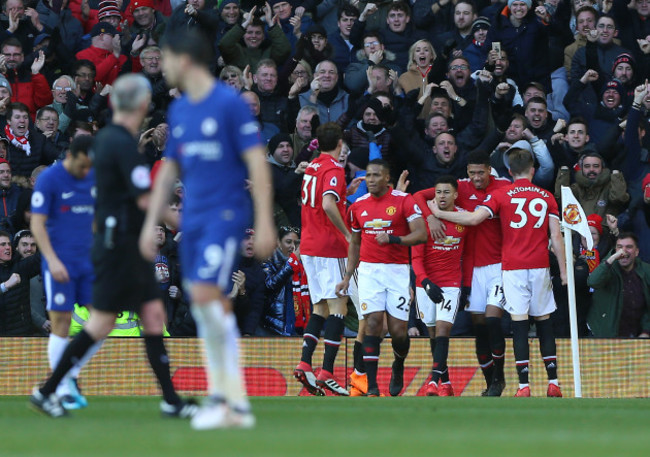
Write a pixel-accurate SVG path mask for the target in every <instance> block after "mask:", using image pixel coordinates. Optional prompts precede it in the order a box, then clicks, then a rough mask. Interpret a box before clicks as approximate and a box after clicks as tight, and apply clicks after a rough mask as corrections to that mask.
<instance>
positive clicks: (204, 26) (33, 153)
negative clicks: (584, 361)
mask: <svg viewBox="0 0 650 457" xmlns="http://www.w3.org/2000/svg"><path fill="white" fill-rule="evenodd" d="M649 19H650V0H546V1H542V0H536V1H534V2H533V0H507V1H503V0H492V1H490V0H415V1H413V0H411V1H405V0H400V1H390V0H377V2H376V3H372V2H364V1H359V0H323V1H316V0H303V1H301V0H290V1H283V0H279V1H278V0H269V1H266V2H265V1H259V0H218V1H217V2H215V1H214V0H188V1H187V2H180V1H179V0H102V1H98V0H5V1H4V2H3V3H2V15H0V53H1V54H0V73H1V75H0V122H2V123H3V124H4V125H3V126H0V197H1V198H2V203H3V204H2V206H0V270H2V271H4V273H2V275H3V277H2V278H0V279H4V280H5V282H4V283H3V284H4V285H5V286H6V289H7V290H8V292H6V293H3V294H2V296H0V335H28V334H34V333H37V332H40V333H43V332H47V331H48V321H47V315H46V314H45V313H44V312H43V305H42V303H43V302H42V294H40V295H39V293H38V287H37V286H38V284H39V282H38V275H34V274H32V273H33V271H32V270H31V267H30V265H31V263H34V261H33V260H29V256H23V255H22V254H20V255H19V254H18V253H16V252H12V251H11V245H12V244H13V243H14V240H16V242H17V240H18V238H17V234H18V233H20V231H21V230H24V229H28V228H29V198H30V196H31V188H32V187H33V184H34V180H35V179H36V176H37V175H38V173H39V172H40V171H42V169H43V167H46V166H49V165H50V164H52V163H53V162H54V161H56V160H58V159H61V158H62V157H63V155H64V153H65V150H66V148H67V146H68V144H69V142H70V141H71V139H72V138H74V137H75V136H77V135H88V134H90V135H92V134H94V133H95V132H96V131H97V130H98V129H99V128H101V127H102V126H103V125H105V124H106V122H107V121H108V119H110V94H111V89H112V88H111V84H112V83H113V81H114V80H115V79H116V78H117V77H118V75H120V74H123V73H128V72H140V73H142V74H143V75H145V76H146V77H147V78H148V80H149V81H150V82H151V86H152V88H153V101H152V106H151V113H150V114H151V115H150V117H149V118H148V122H147V124H146V125H145V126H143V129H142V134H141V138H140V148H141V152H142V153H143V154H145V155H146V157H147V158H148V160H149V163H150V164H151V165H152V167H154V168H155V163H156V162H157V161H158V160H159V159H160V158H161V157H162V153H163V151H164V148H165V143H166V138H167V135H168V129H167V124H166V115H165V113H166V109H167V107H168V105H169V104H170V103H171V102H172V101H173V100H174V99H175V98H176V97H178V96H179V95H180V94H179V91H178V90H177V89H176V88H174V87H168V86H167V84H166V82H165V80H164V78H163V75H162V65H161V59H163V58H164V56H163V54H162V52H161V47H160V46H161V43H162V41H163V40H165V39H174V31H176V30H180V29H185V28H192V29H197V30H199V31H201V32H202V33H204V35H205V36H206V40H208V42H209V43H212V45H213V49H214V55H215V59H214V61H213V65H212V70H213V72H214V74H215V75H217V76H218V77H219V79H220V80H222V82H223V83H224V84H228V85H230V86H232V87H233V90H237V91H238V92H240V93H241V95H242V97H243V98H244V99H245V100H246V102H247V104H248V105H249V107H250V109H251V112H252V114H253V115H254V117H255V118H256V119H257V120H258V121H259V125H260V137H261V138H262V139H263V140H264V141H265V142H266V143H267V145H268V161H269V163H270V166H271V168H272V173H273V183H274V191H275V203H274V205H275V207H274V212H275V217H276V222H277V225H278V227H282V228H281V230H280V231H279V233H280V237H279V240H278V249H277V251H276V252H275V253H274V255H273V256H272V258H270V259H268V260H267V261H265V262H263V263H258V262H257V260H255V259H254V258H253V256H252V250H251V248H250V243H251V242H252V241H251V240H252V237H253V236H254V234H252V233H247V234H246V239H245V241H244V243H243V245H242V247H241V249H242V260H241V263H240V265H239V267H238V268H237V271H236V272H235V274H234V275H233V284H234V287H233V291H232V294H231V296H232V297H233V299H234V303H235V309H236V311H237V320H238V323H239V325H240V330H241V332H242V334H244V335H295V334H299V333H300V332H301V329H303V328H304V325H305V323H306V322H307V320H308V317H309V312H310V309H309V295H308V288H307V285H306V281H305V278H304V271H303V270H302V268H301V265H300V261H299V242H300V238H299V234H300V206H301V194H302V192H301V186H302V174H303V173H304V171H305V168H306V165H307V164H308V162H309V161H310V160H312V159H313V158H314V157H315V156H316V155H317V154H318V144H317V142H315V141H314V138H313V137H314V134H315V130H316V127H317V126H318V125H319V124H321V123H324V122H330V121H331V122H337V123H338V124H340V125H341V126H342V127H343V128H344V129H345V142H346V147H345V148H344V153H343V154H342V156H341V162H342V163H343V164H344V165H345V167H346V176H348V179H349V182H350V183H354V185H353V189H352V190H351V192H350V193H351V194H354V191H355V190H356V186H358V184H359V182H358V181H353V179H354V178H355V176H357V175H358V174H359V173H360V172H362V170H363V169H364V168H365V166H366V164H367V163H368V155H369V150H370V149H371V147H372V145H375V146H378V147H379V149H377V150H378V151H379V154H380V155H381V157H382V158H384V159H385V160H386V161H387V162H388V163H389V165H390V168H391V175H392V176H393V178H394V179H395V180H397V178H398V177H399V176H400V175H401V174H402V172H403V171H408V173H409V174H408V180H409V185H408V188H407V191H408V192H416V191H418V190H421V189H425V188H428V187H431V186H432V184H433V183H434V182H435V180H436V179H437V178H438V177H440V176H441V175H452V176H454V177H456V178H459V179H460V178H465V177H466V158H467V156H468V154H469V153H470V152H472V151H475V150H481V151H485V152H488V153H490V154H491V159H492V169H493V173H494V174H498V175H500V176H505V177H509V175H508V166H507V165H508V163H507V153H508V151H509V150H510V149H511V148H513V147H523V148H525V149H528V150H530V151H531V152H532V153H533V155H534V157H535V163H536V173H535V177H534V180H533V182H534V183H535V184H537V185H539V186H541V187H543V188H545V189H547V190H548V191H550V192H551V193H554V194H555V195H556V197H557V198H559V195H560V186H562V185H568V186H571V188H572V190H573V192H574V194H575V195H576V197H577V198H578V200H579V202H580V203H581V204H582V206H583V208H584V209H585V212H586V214H588V215H589V220H590V226H591V228H592V232H593V233H594V236H595V238H597V239H598V242H597V243H595V247H594V248H593V249H591V250H589V249H587V248H586V246H585V245H583V244H582V243H581V242H580V240H576V241H577V243H575V246H576V252H575V257H576V260H577V262H576V278H577V281H578V283H577V285H576V291H577V293H578V311H579V316H580V319H581V321H580V322H581V333H582V334H583V335H588V334H594V335H596V336H625V337H628V336H647V335H648V334H649V332H650V323H649V324H648V325H646V323H645V321H646V320H647V321H648V322H650V314H649V310H650V293H648V290H650V289H649V287H650V277H648V276H647V273H646V271H650V270H648V268H650V267H648V266H647V265H646V263H645V262H649V261H650V178H648V177H647V175H648V172H650V155H649V154H648V145H649V142H650V136H647V135H646V132H647V131H648V120H649V119H650V86H649V85H648V76H649V75H650V70H649V69H650V20H649ZM182 194H183V185H182V183H180V182H179V183H178V184H177V186H176V192H175V195H176V197H175V199H174V200H173V201H171V202H170V206H171V207H172V208H175V209H176V210H177V211H180V210H181V208H182ZM159 229H160V233H158V234H157V236H158V238H159V242H160V244H159V245H160V253H159V256H158V258H157V261H156V273H157V277H158V279H159V281H160V284H161V290H162V291H163V293H164V294H165V297H166V298H165V303H166V307H167V312H168V325H167V329H168V331H169V333H170V334H171V335H174V336H181V335H193V334H194V333H195V331H196V330H195V326H194V324H193V322H192V318H191V315H190V313H189V308H188V303H187V300H186V296H185V293H184V291H183V290H182V284H181V280H180V270H179V267H178V260H177V254H176V249H177V246H176V244H177V243H178V242H182V234H181V233H176V232H175V231H174V230H175V229H174V227H165V226H164V225H162V224H161V226H160V227H159ZM619 232H620V233H619ZM623 235H627V236H628V238H623V240H628V239H631V240H632V241H633V243H632V245H633V246H631V247H630V246H629V244H630V243H622V242H621V238H620V237H621V236H623ZM630 237H631V238H630ZM619 245H620V246H619ZM5 246H8V248H7V247H5ZM618 247H620V249H617V248H618ZM626 249H627V251H625V252H627V254H618V256H616V255H617V254H616V252H618V251H619V250H621V251H624V250H626ZM635 249H636V250H635ZM7 250H8V251H9V252H7ZM628 251H629V252H628ZM31 255H33V256H34V259H36V258H38V254H37V253H36V254H31ZM550 255H551V256H552V253H550ZM612 255H614V256H616V257H613V260H610V259H611V258H612V257H610V256H612ZM23 257H26V258H23ZM631 257H633V261H632V262H631V263H630V261H629V259H630V258H631ZM30 262H31V263H30ZM604 268H609V270H607V271H602V270H603V269H604ZM610 270H611V271H610ZM630 271H632V272H635V271H638V274H633V275H632V276H633V277H631V276H630V275H629V274H627V273H630ZM16 272H18V273H20V275H19V277H20V281H19V282H18V283H16V281H15V280H12V279H11V278H15V277H14V276H13V275H14V274H15V273H16ZM612 272H613V273H616V275H614V276H615V277H616V278H618V281H619V282H622V283H621V284H620V285H619V286H618V287H619V288H618V289H613V290H614V292H611V290H610V289H611V288H612V287H613V286H612V281H613V279H611V276H612ZM621 272H625V274H622V273H621ZM0 273H1V272H0ZM592 275H593V276H592ZM29 278H35V279H32V281H31V282H30V281H29ZM621 278H622V279H621ZM28 284H31V291H32V297H31V313H30V310H29V309H28V308H29V306H27V305H26V304H27V303H29V302H30V300H29V299H26V298H25V297H27V295H28V289H29V287H28ZM13 288H16V290H10V289H13ZM603 288H610V289H607V290H608V293H604V292H603V291H602V290H603ZM18 289H20V290H18ZM621 290H623V291H625V292H620V291H621ZM555 291H556V298H557V301H558V304H559V309H558V311H557V312H556V315H555V316H554V323H555V325H556V331H557V333H558V334H559V335H561V336H562V335H566V334H567V332H568V330H567V329H568V324H567V319H568V312H567V311H566V306H565V305H563V304H564V303H566V291H564V290H562V288H561V287H559V284H558V287H556V288H555ZM616 291H619V292H620V296H621V297H622V298H621V299H620V300H614V301H615V302H616V306H615V307H614V305H610V304H609V302H612V300H611V298H607V297H610V296H611V295H608V294H613V293H617V292H616ZM3 292H5V291H4V290H3ZM602 297H605V298H602ZM630 306H631V307H633V308H634V309H633V311H630V310H629V309H628V308H629V307H630ZM603 320H605V321H607V324H605V323H603ZM630 320H633V321H635V322H636V323H635V322H630ZM463 322H465V321H464V320H463V318H462V317H459V320H458V323H457V329H456V333H457V334H468V333H471V328H470V326H469V325H465V324H463ZM412 325H413V326H416V325H417V323H416V322H415V319H414V322H413V323H412ZM604 329H606V331H605V330H604Z"/></svg>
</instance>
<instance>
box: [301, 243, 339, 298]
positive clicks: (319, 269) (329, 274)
mask: <svg viewBox="0 0 650 457" xmlns="http://www.w3.org/2000/svg"><path fill="white" fill-rule="evenodd" d="M300 260H301V261H302V266H303V267H304V268H305V273H307V284H308V285H309V295H310V296H311V301H312V303H314V304H316V303H319V302H320V301H322V300H332V299H334V298H337V296H336V285H337V284H338V283H340V282H341V281H343V274H344V273H345V264H346V263H347V259H345V258H343V259H337V258H332V257H314V256H310V255H304V254H301V255H300Z"/></svg>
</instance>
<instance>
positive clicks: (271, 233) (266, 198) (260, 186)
mask: <svg viewBox="0 0 650 457" xmlns="http://www.w3.org/2000/svg"><path fill="white" fill-rule="evenodd" d="M242 158H243V159H244V162H245V163H246V167H247V168H248V177H249V179H250V180H251V182H252V183H253V187H252V189H251V194H252V197H253V209H254V214H255V255H256V256H257V258H259V259H262V260H265V259H267V258H269V257H270V256H271V254H273V250H274V249H275V247H276V244H277V238H276V234H275V225H274V224H273V185H272V183H271V169H270V168H269V164H268V162H267V161H266V152H265V151H264V148H263V147H261V146H253V147H251V148H248V149H246V150H245V151H244V153H243V154H242Z"/></svg>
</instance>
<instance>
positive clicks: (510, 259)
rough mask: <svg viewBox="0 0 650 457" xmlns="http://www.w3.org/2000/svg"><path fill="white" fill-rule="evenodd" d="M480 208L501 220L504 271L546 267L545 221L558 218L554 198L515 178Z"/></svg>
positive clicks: (527, 181) (547, 236)
mask: <svg viewBox="0 0 650 457" xmlns="http://www.w3.org/2000/svg"><path fill="white" fill-rule="evenodd" d="M481 206H482V207H484V208H486V209H487V210H488V211H489V212H490V214H491V215H492V217H496V216H499V218H500V219H501V230H502V232H503V246H502V250H501V259H502V269H503V270H527V269H533V268H548V266H549V260H548V238H549V230H548V224H549V222H548V221H549V217H555V218H556V219H558V220H559V218H560V216H559V211H558V207H557V202H556V201H555V198H554V197H553V195H551V194H550V193H549V192H548V191H546V190H544V189H540V188H539V187H537V186H535V185H534V184H533V183H531V182H530V181H529V180H527V179H518V180H516V181H515V182H514V183H512V184H510V185H509V186H505V187H501V188H499V189H497V190H495V191H494V192H493V193H491V194H490V195H488V196H487V198H486V199H485V201H484V202H483V203H482V205H481Z"/></svg>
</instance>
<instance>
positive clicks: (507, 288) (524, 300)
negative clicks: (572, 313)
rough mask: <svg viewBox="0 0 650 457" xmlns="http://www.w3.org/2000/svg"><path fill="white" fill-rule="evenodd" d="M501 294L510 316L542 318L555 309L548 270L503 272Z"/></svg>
mask: <svg viewBox="0 0 650 457" xmlns="http://www.w3.org/2000/svg"><path fill="white" fill-rule="evenodd" d="M503 294H504V295H505V297H506V306H505V310H506V311H508V312H509V313H510V314H515V315H517V314H519V315H522V314H528V315H529V316H544V315H546V314H551V313H552V312H553V311H555V309H556V307H555V298H553V286H552V284H551V274H550V272H549V269H548V268H533V269H530V270H504V271H503Z"/></svg>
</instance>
